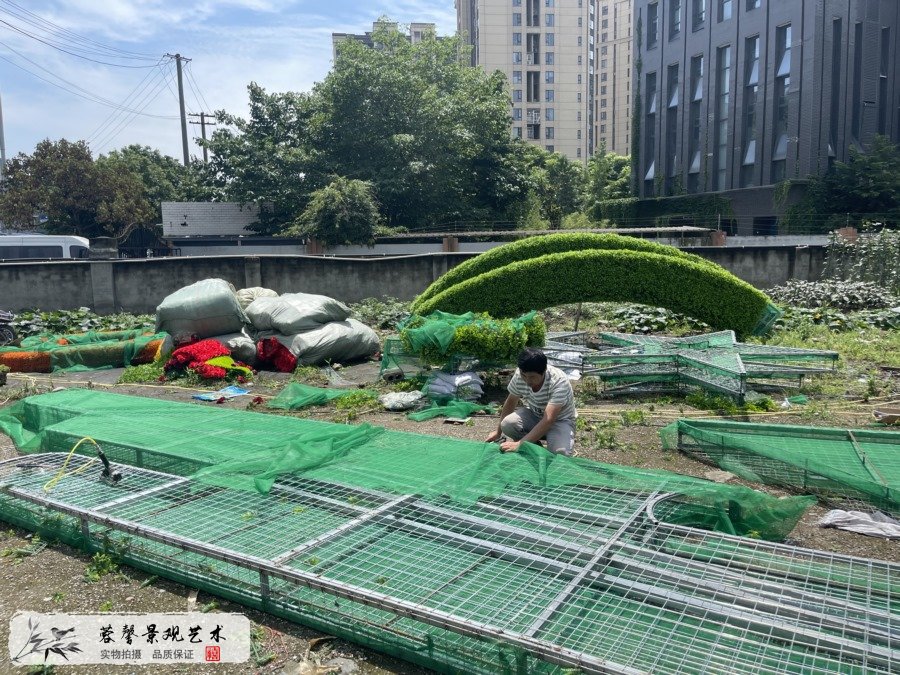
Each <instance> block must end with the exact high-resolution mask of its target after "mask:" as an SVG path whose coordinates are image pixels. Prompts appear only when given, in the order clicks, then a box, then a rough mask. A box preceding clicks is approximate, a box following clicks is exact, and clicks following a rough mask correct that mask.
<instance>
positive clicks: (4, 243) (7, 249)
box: [0, 234, 90, 260]
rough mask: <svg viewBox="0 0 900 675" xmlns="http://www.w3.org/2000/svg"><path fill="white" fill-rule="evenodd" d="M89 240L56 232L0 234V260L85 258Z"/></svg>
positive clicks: (88, 249)
mask: <svg viewBox="0 0 900 675" xmlns="http://www.w3.org/2000/svg"><path fill="white" fill-rule="evenodd" d="M89 253H90V242H88V240H87V239H85V238H84V237H75V236H70V235H56V234H3V235H0V260H60V259H71V258H87V257H88V254H89Z"/></svg>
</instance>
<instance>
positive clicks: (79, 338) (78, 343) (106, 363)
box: [0, 329, 168, 373]
mask: <svg viewBox="0 0 900 675" xmlns="http://www.w3.org/2000/svg"><path fill="white" fill-rule="evenodd" d="M167 337H168V333H155V334H153V333H148V331H147V330H146V329H135V330H122V331H109V332H106V331H89V332H87V333H77V334H71V335H53V334H41V335H33V336H31V337H27V338H25V339H23V340H22V341H21V343H20V344H21V346H20V347H0V354H2V353H15V352H45V353H49V355H50V366H51V369H52V371H53V372H55V373H56V372H80V371H85V370H104V369H108V368H116V367H122V366H128V365H131V362H132V361H133V360H134V358H135V357H136V356H138V355H139V354H140V353H141V351H142V350H143V349H144V347H146V346H147V345H148V344H149V343H150V342H153V341H154V340H165V339H166V338H167ZM60 342H63V344H60Z"/></svg>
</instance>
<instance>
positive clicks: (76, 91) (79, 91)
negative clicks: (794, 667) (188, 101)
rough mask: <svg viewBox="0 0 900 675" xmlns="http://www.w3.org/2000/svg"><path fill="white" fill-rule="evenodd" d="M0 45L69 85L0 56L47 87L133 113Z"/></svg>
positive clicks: (166, 117) (163, 116)
mask: <svg viewBox="0 0 900 675" xmlns="http://www.w3.org/2000/svg"><path fill="white" fill-rule="evenodd" d="M0 45H2V46H4V47H6V48H7V49H9V50H10V51H11V52H13V53H15V54H16V55H18V56H19V57H20V58H22V59H24V60H26V61H28V62H29V63H31V64H32V65H34V66H37V67H38V68H40V69H41V70H43V71H45V72H47V73H50V75H52V76H53V77H55V78H56V79H58V80H59V81H60V82H64V83H65V84H67V85H69V86H68V87H65V86H63V85H61V84H58V83H56V82H53V81H52V80H48V79H47V78H45V77H42V76H41V75H38V74H37V73H35V72H34V71H32V70H29V69H28V68H26V67H25V66H22V65H20V64H18V63H16V62H15V61H12V60H10V59H8V58H6V57H5V56H0V59H3V60H4V61H6V62H7V63H9V64H11V65H13V66H15V67H16V68H19V69H20V70H24V71H25V72H26V73H28V74H29V75H32V76H34V77H36V78H38V79H39V80H41V81H43V82H46V83H47V84H49V85H51V86H53V87H56V88H58V89H62V90H63V91H66V92H68V93H70V94H72V95H74V96H77V97H79V98H83V99H84V100H86V101H90V102H92V103H99V104H100V105H104V106H107V107H109V108H115V109H117V110H126V111H127V112H135V111H134V110H129V109H127V108H122V106H120V105H119V104H118V103H114V102H113V101H110V100H108V99H105V98H102V97H100V96H97V95H95V94H92V93H91V92H89V91H87V90H86V89H83V88H82V87H79V86H78V85H77V84H75V83H73V82H69V81H68V80H66V79H64V78H62V77H60V76H59V75H56V74H55V73H53V72H51V71H50V70H48V69H47V68H44V67H43V66H42V65H40V64H39V63H36V62H35V61H32V60H31V59H29V58H28V57H27V56H25V55H23V54H21V53H20V52H18V51H17V50H15V49H13V48H12V47H10V46H9V45H8V44H6V43H4V42H0ZM69 87H71V89H70V88H69ZM140 114H142V115H145V116H146V117H156V118H159V119H167V120H171V119H177V118H176V117H175V116H173V115H154V114H152V113H143V112H142V113H140Z"/></svg>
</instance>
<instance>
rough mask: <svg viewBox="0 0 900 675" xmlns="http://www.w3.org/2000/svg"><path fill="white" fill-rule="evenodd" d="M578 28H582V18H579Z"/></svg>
mask: <svg viewBox="0 0 900 675" xmlns="http://www.w3.org/2000/svg"><path fill="white" fill-rule="evenodd" d="M578 27H579V28H581V17H580V16H579V17H578Z"/></svg>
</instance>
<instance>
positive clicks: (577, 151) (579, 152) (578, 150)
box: [575, 148, 581, 158]
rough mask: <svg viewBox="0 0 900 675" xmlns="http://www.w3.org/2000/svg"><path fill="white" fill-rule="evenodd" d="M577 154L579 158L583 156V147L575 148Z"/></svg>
mask: <svg viewBox="0 0 900 675" xmlns="http://www.w3.org/2000/svg"><path fill="white" fill-rule="evenodd" d="M575 156H576V157H578V158H580V157H581V148H575Z"/></svg>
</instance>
